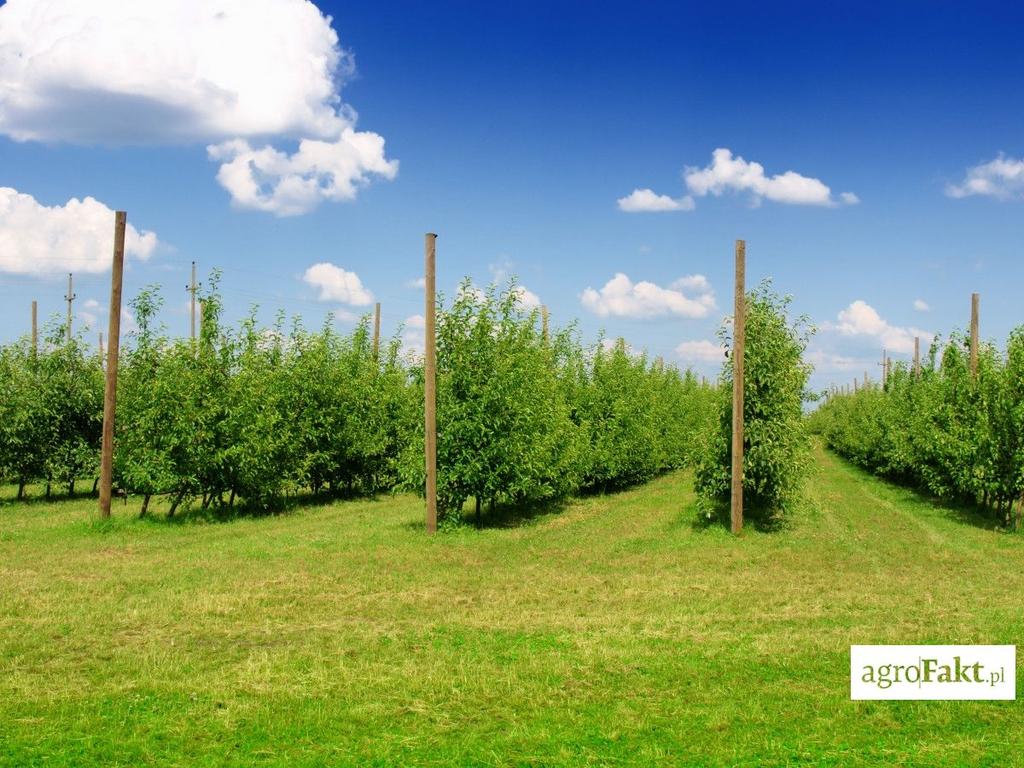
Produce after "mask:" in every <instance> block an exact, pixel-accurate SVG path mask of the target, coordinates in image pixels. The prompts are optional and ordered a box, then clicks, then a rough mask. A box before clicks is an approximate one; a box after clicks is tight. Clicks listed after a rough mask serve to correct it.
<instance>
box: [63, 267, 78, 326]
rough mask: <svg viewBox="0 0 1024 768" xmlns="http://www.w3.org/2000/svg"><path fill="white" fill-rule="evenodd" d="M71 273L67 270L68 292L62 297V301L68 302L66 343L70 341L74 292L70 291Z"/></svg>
mask: <svg viewBox="0 0 1024 768" xmlns="http://www.w3.org/2000/svg"><path fill="white" fill-rule="evenodd" d="M71 280H72V277H71V273H70V272H68V294H67V296H65V297H64V301H66V302H67V303H68V322H67V337H68V343H69V344H70V343H71V304H72V302H74V300H75V294H74V293H72V292H71Z"/></svg>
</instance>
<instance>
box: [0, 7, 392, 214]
mask: <svg viewBox="0 0 1024 768" xmlns="http://www.w3.org/2000/svg"><path fill="white" fill-rule="evenodd" d="M353 71H354V65H353V59H352V57H351V55H349V54H348V53H346V52H345V51H343V50H342V48H341V47H340V45H339V41H338V36H337V33H336V32H335V31H334V29H333V28H332V27H331V19H330V17H328V16H325V15H324V14H322V13H321V11H320V10H319V9H318V8H317V7H316V6H315V5H314V4H313V3H311V2H308V1H307V0H175V2H166V1H165V0H89V2H82V0H8V2H7V3H6V4H5V5H0V134H3V135H7V136H10V137H11V138H13V139H15V140H17V141H45V142H68V143H75V144H95V143H104V144H113V145H116V144H126V143H128V144H130V143H149V144H153V143H157V144H181V143H184V144H191V143H204V144H205V143H210V144H212V145H213V148H212V149H211V157H214V159H223V160H224V161H225V165H224V166H222V168H221V171H220V173H219V174H218V178H219V179H220V180H221V183H222V184H223V185H224V186H225V188H226V189H228V191H229V192H231V193H232V195H233V196H234V199H235V202H236V204H237V205H239V206H242V207H249V208H256V209H258V210H265V211H271V212H274V213H278V214H281V215H288V214H290V213H301V212H305V211H308V210H311V208H312V207H314V205H315V204H316V202H319V201H320V200H332V201H335V200H350V199H352V198H353V197H354V196H355V191H356V188H357V187H358V186H359V185H360V184H362V183H365V181H366V180H367V179H368V177H369V175H371V174H375V175H379V176H382V177H384V178H388V179H390V178H393V177H394V175H395V173H396V172H397V164H396V163H393V162H391V161H387V160H386V159H385V158H384V147H383V144H384V140H383V139H382V138H381V137H380V136H379V135H377V134H374V133H368V132H360V131H356V130H355V125H356V121H357V115H356V113H355V111H354V110H353V109H352V108H351V107H350V106H348V105H347V104H345V103H344V102H343V101H342V98H341V91H340V88H341V86H342V84H343V83H344V82H345V80H346V78H347V77H349V76H350V75H351V74H352V73H353ZM250 139H252V140H257V139H258V140H261V141H262V142H266V141H267V140H274V139H285V140H299V147H298V151H297V152H296V153H295V154H293V155H290V156H289V155H287V154H285V153H283V152H281V151H279V150H276V149H274V148H273V147H271V146H267V145H262V144H261V145H260V146H259V148H257V149H252V148H250V146H249V143H248V141H247V140H250Z"/></svg>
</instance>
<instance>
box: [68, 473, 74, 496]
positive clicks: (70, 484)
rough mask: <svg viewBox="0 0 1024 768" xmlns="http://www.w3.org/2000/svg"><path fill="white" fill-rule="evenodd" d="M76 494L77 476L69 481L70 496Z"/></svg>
mask: <svg viewBox="0 0 1024 768" xmlns="http://www.w3.org/2000/svg"><path fill="white" fill-rule="evenodd" d="M74 495H75V478H73V477H72V478H71V481H70V482H69V483H68V496H74Z"/></svg>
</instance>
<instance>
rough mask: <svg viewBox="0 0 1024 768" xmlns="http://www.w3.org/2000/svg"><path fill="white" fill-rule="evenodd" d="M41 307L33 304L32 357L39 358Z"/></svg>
mask: <svg viewBox="0 0 1024 768" xmlns="http://www.w3.org/2000/svg"><path fill="white" fill-rule="evenodd" d="M38 320H39V305H38V304H37V303H36V302H35V301H33V302H32V356H33V357H37V356H38V355H39V325H38Z"/></svg>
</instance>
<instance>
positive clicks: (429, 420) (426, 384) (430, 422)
mask: <svg viewBox="0 0 1024 768" xmlns="http://www.w3.org/2000/svg"><path fill="white" fill-rule="evenodd" d="M425 240H426V242H425V251H426V253H425V256H426V264H425V270H424V271H425V273H426V274H425V278H426V280H425V281H424V285H425V289H426V290H425V291H424V293H425V305H424V310H425V312H424V318H425V322H424V333H423V341H424V347H425V350H424V352H425V354H424V360H423V363H424V365H423V399H424V402H423V414H424V435H425V440H424V442H425V445H424V449H425V450H424V454H425V459H426V465H427V466H426V469H427V488H426V490H427V520H426V523H427V533H429V534H433V533H434V532H436V531H437V326H436V324H437V315H436V312H437V304H436V299H435V292H436V289H437V285H436V280H437V272H436V269H437V265H436V261H437V258H436V250H437V235H435V234H434V233H432V232H428V233H427V235H426V238H425Z"/></svg>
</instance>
